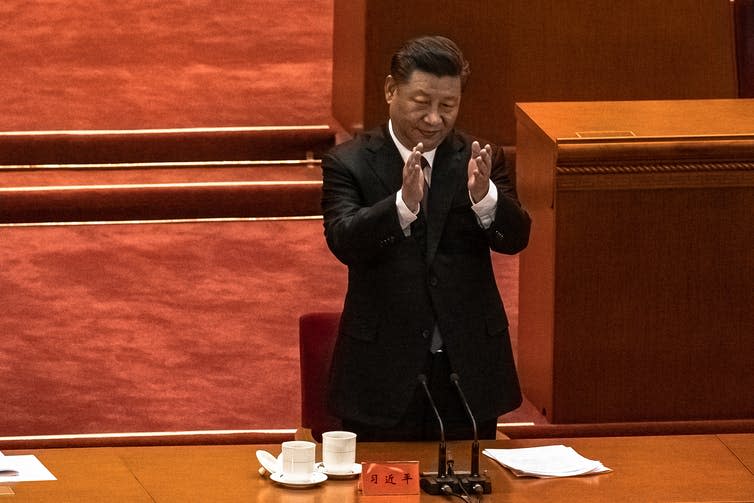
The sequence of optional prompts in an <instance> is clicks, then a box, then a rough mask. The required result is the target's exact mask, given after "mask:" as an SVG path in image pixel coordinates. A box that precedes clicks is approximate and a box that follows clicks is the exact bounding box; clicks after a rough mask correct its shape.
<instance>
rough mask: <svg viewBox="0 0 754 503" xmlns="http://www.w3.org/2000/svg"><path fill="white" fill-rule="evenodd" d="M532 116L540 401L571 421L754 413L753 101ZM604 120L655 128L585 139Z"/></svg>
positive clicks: (526, 340) (532, 334)
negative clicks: (583, 133) (581, 134)
mask: <svg viewBox="0 0 754 503" xmlns="http://www.w3.org/2000/svg"><path fill="white" fill-rule="evenodd" d="M519 110H520V114H519V118H520V123H519V132H520V135H521V136H520V137H519V144H520V147H519V152H518V162H519V166H518V179H519V192H520V195H521V198H522V200H523V202H524V205H525V206H526V207H527V208H529V210H530V212H531V213H532V216H533V220H534V229H535V230H534V233H533V236H532V239H531V243H530V245H529V248H528V249H527V250H526V251H524V253H523V254H522V256H521V266H520V275H521V276H520V284H521V287H520V296H521V298H520V301H519V310H520V312H519V320H520V321H519V348H520V351H519V368H520V369H521V374H522V383H523V386H524V391H525V393H526V395H527V397H528V398H529V399H530V400H531V401H532V402H533V403H534V404H535V405H537V406H538V408H540V409H543V410H544V412H545V413H546V415H547V416H548V418H549V419H550V420H551V421H553V422H558V423H561V422H576V423H577V422H600V421H607V422H616V421H658V420H660V421H661V420H692V419H743V418H754V402H751V400H746V399H743V397H748V396H750V395H751V389H754V374H752V372H751V362H752V361H754V339H752V338H751V331H752V327H754V310H752V309H751V306H752V305H754V293H753V291H752V288H751V285H752V284H754V256H753V255H752V253H751V250H752V249H754V236H753V235H752V232H751V229H754V213H752V211H751V208H752V203H753V202H754V134H752V133H751V132H754V100H731V101H717V100H711V101H703V102H689V101H681V102H665V103H659V102H651V103H645V102H633V103H625V102H623V103H614V104H611V103H581V104H576V103H566V104H558V103H550V104H522V105H520V108H519ZM596 117H599V121H600V123H599V124H596V123H595V122H594V120H595V118H596ZM637 118H640V119H637ZM747 124H748V125H747ZM595 125H597V126H598V128H597V129H599V128H605V130H609V131H628V130H633V131H635V132H636V133H642V134H641V135H640V134H637V136H623V137H613V138H596V139H595V138H576V137H574V135H573V133H572V132H573V131H579V130H589V129H591V128H593V127H594V126H595ZM592 130H594V129H592ZM745 131H749V133H748V134H746V133H744V132H745ZM560 135H565V136H564V137H561V136H560ZM550 198H551V199H550ZM548 200H550V201H551V203H552V206H551V207H548V205H547V202H548ZM553 222H554V223H553ZM551 268H552V270H551ZM550 319H552V325H551V326H550ZM542 320H547V323H543V322H542Z"/></svg>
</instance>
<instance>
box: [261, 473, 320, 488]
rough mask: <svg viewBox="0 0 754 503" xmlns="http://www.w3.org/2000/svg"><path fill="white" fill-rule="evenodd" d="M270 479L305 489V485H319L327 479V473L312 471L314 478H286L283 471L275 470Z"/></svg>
mask: <svg viewBox="0 0 754 503" xmlns="http://www.w3.org/2000/svg"><path fill="white" fill-rule="evenodd" d="M270 479H271V480H273V481H275V482H277V483H278V484H281V485H284V486H286V487H293V488H296V489H303V488H305V487H314V486H318V485H319V484H321V483H322V482H324V481H325V480H327V475H325V474H324V473H322V472H317V471H315V472H313V473H312V478H310V479H309V480H290V479H289V480H286V479H285V475H284V474H283V472H275V473H273V474H272V475H270Z"/></svg>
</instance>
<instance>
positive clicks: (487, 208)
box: [469, 181, 497, 229]
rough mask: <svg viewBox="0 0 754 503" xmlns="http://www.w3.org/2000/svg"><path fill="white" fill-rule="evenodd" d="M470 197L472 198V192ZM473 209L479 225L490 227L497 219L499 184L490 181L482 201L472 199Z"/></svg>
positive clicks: (484, 227) (485, 227)
mask: <svg viewBox="0 0 754 503" xmlns="http://www.w3.org/2000/svg"><path fill="white" fill-rule="evenodd" d="M469 199H471V194H469ZM471 209H472V210H474V213H476V216H477V221H478V222H479V225H481V226H482V228H483V229H489V228H490V226H491V225H492V222H494V221H495V210H497V186H496V185H495V184H494V183H492V181H490V188H489V189H488V190H487V195H486V196H484V197H483V198H482V200H481V201H479V202H478V203H476V204H474V200H473V199H471Z"/></svg>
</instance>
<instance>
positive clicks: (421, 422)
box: [322, 36, 530, 440]
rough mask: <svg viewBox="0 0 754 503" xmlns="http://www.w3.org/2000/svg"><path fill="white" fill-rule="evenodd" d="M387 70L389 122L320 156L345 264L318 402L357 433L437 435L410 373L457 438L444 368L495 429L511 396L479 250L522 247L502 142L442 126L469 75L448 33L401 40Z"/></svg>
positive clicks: (513, 401) (464, 425) (524, 231)
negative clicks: (334, 336) (326, 402)
mask: <svg viewBox="0 0 754 503" xmlns="http://www.w3.org/2000/svg"><path fill="white" fill-rule="evenodd" d="M390 71H391V73H390V75H388V77H387V79H386V81H385V98H386V101H387V103H388V106H389V111H390V120H389V122H388V123H387V124H385V125H383V126H382V127H379V128H376V129H374V130H371V131H369V132H366V133H364V134H361V135H358V136H357V137H355V138H354V139H352V140H350V141H348V142H346V143H343V144H341V145H338V146H336V147H335V148H333V149H332V151H331V152H329V153H328V155H326V156H325V157H324V159H323V163H322V167H323V180H324V183H323V196H322V209H323V213H324V226H325V237H326V239H327V244H328V246H329V247H330V250H331V251H332V252H333V254H334V255H335V256H336V257H337V258H338V259H339V260H340V261H342V262H343V263H344V264H346V265H347V266H348V292H347V294H346V298H345V303H344V307H343V313H342V317H341V325H340V331H339V336H338V340H337V343H336V346H335V351H334V355H333V363H332V370H331V381H330V405H331V408H332V409H333V412H334V413H335V414H336V415H338V416H339V417H341V418H342V419H343V426H344V428H345V429H348V430H351V431H354V432H356V433H357V434H358V435H359V439H360V440H414V439H429V438H436V437H437V435H438V428H437V420H436V418H435V416H434V413H433V412H432V410H431V409H430V408H429V406H428V400H427V398H426V396H425V393H424V390H423V388H422V386H421V384H420V383H419V381H418V379H417V377H418V376H419V375H420V374H421V375H424V376H426V378H427V383H428V385H429V388H430V390H431V393H432V396H433V398H434V399H435V401H436V402H437V405H438V408H439V409H440V414H441V415H442V416H443V420H444V422H445V430H446V435H447V436H448V438H470V437H471V426H470V421H469V419H468V417H467V416H466V413H465V409H464V408H463V406H462V403H461V402H460V400H459V398H458V393H457V391H456V390H455V388H454V387H452V385H451V382H450V379H449V376H450V374H451V373H453V372H455V373H457V374H458V376H459V377H460V384H461V386H462V388H463V391H464V394H465V395H466V398H467V399H468V401H469V403H470V405H471V408H472V410H473V411H474V414H475V416H476V418H477V422H478V424H479V430H480V436H481V437H482V438H494V437H495V424H496V419H497V417H498V416H499V415H500V414H502V413H504V412H507V411H510V410H513V409H515V408H516V407H518V406H519V405H520V403H521V393H520V390H519V384H518V378H517V375H516V369H515V366H514V362H513V355H512V351H511V345H510V339H509V334H508V320H507V318H506V315H505V311H504V308H503V303H502V301H501V298H500V294H499V291H498V287H497V285H496V283H495V278H494V275H493V270H492V263H491V258H490V250H493V251H496V252H502V253H507V254H515V253H518V252H519V251H521V250H522V249H524V248H525V247H526V245H527V243H528V239H529V228H530V219H529V216H528V214H527V213H526V211H524V209H522V207H521V205H520V203H519V201H518V198H517V196H516V191H515V187H514V183H513V179H512V176H511V174H510V173H509V172H508V171H507V169H506V165H505V159H504V156H503V152H502V150H501V149H497V148H493V147H491V146H490V145H489V144H485V145H484V147H482V146H481V145H480V143H479V142H478V141H475V140H473V139H472V137H470V136H469V135H467V134H465V133H463V132H461V131H457V130H455V129H454V124H455V121H456V117H457V115H458V110H459V106H460V103H461V95H462V89H463V86H464V84H465V82H466V78H467V76H468V74H469V68H468V63H467V62H466V60H465V59H464V57H463V55H462V53H461V51H460V50H459V49H458V47H457V46H456V44H455V43H454V42H452V41H451V40H449V39H447V38H444V37H437V36H434V37H421V38H418V39H414V40H411V41H409V42H407V43H406V44H405V45H404V46H403V47H402V48H401V49H400V50H399V51H397V52H396V54H395V55H393V58H392V60H391V68H390ZM424 159H426V161H425V160H424ZM425 165H428V166H426V168H425ZM427 187H429V188H428V189H427Z"/></svg>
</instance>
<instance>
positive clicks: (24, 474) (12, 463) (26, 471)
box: [0, 453, 57, 483]
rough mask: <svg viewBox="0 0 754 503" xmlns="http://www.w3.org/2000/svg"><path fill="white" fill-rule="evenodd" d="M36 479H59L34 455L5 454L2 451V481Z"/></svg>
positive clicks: (0, 463) (0, 476) (0, 475)
mask: <svg viewBox="0 0 754 503" xmlns="http://www.w3.org/2000/svg"><path fill="white" fill-rule="evenodd" d="M34 480H57V479H56V478H55V476H54V475H53V474H52V473H50V471H49V470H48V469H47V468H46V467H45V466H44V465H43V464H42V463H41V462H40V461H39V459H37V457H36V456H34V455H31V454H26V455H22V456H3V454H2V453H0V483H8V482H10V483H14V482H30V481H34Z"/></svg>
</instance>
